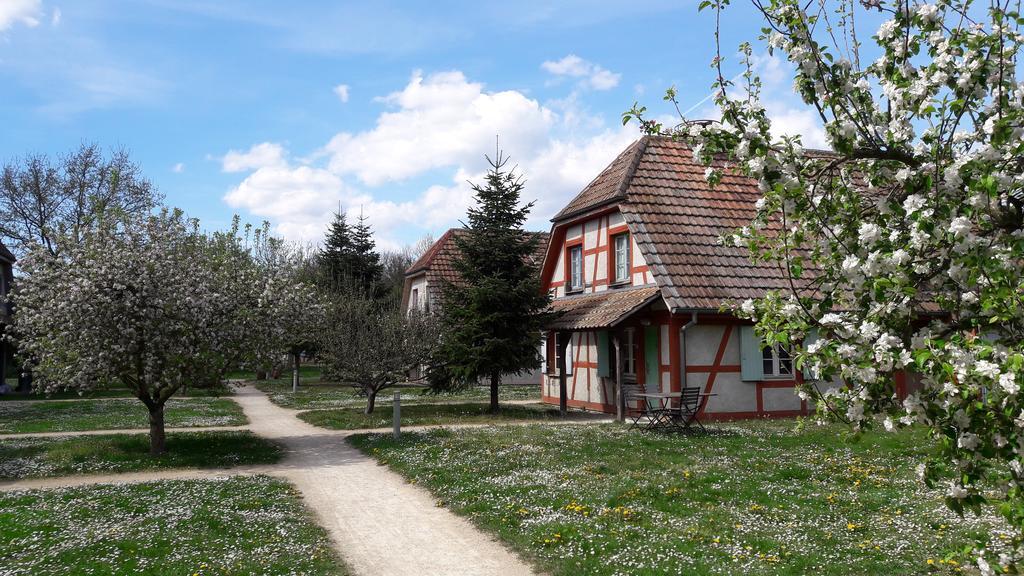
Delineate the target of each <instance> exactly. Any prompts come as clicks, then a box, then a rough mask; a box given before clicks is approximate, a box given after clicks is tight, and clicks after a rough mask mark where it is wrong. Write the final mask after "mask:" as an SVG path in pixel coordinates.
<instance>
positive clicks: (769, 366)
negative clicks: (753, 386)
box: [761, 344, 793, 378]
mask: <svg viewBox="0 0 1024 576" xmlns="http://www.w3.org/2000/svg"><path fill="white" fill-rule="evenodd" d="M761 362H762V364H763V365H764V377H765V378H788V377H790V376H792V375H793V357H792V356H790V355H789V350H787V349H785V348H783V347H782V346H779V345H778V344H776V345H775V346H766V347H764V348H762V349H761Z"/></svg>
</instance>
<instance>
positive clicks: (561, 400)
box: [555, 332, 572, 417]
mask: <svg viewBox="0 0 1024 576" xmlns="http://www.w3.org/2000/svg"><path fill="white" fill-rule="evenodd" d="M567 335H568V337H569V338H572V332H559V333H558V338H556V340H555V343H556V344H557V345H558V350H557V351H556V352H557V354H556V356H557V357H558V414H559V415H560V416H563V417H564V416H565V414H566V412H567V411H568V406H569V399H568V394H569V392H568V390H567V389H566V385H565V350H566V348H567V347H568V346H569V342H568V341H567V340H566V336H567Z"/></svg>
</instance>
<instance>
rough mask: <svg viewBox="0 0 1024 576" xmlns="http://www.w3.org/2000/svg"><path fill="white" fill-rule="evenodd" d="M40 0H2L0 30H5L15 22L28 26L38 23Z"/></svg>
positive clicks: (31, 26) (0, 3) (0, 4)
mask: <svg viewBox="0 0 1024 576" xmlns="http://www.w3.org/2000/svg"><path fill="white" fill-rule="evenodd" d="M41 8H42V0H3V1H2V2H0V30H6V29H8V28H10V27H11V26H14V24H16V23H21V24H24V25H25V26H28V27H29V28H33V27H35V26H38V25H39V12H40V9H41Z"/></svg>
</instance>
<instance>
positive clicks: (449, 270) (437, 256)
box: [402, 228, 548, 304]
mask: <svg viewBox="0 0 1024 576" xmlns="http://www.w3.org/2000/svg"><path fill="white" fill-rule="evenodd" d="M466 232H467V231H466V229H464V228H451V229H449V230H448V231H447V232H445V233H444V234H442V235H441V237H440V238H438V239H437V242H434V244H433V245H432V246H431V247H430V248H428V249H427V251H426V252H424V253H423V255H422V256H420V257H419V259H417V260H416V261H415V262H413V264H412V266H409V268H408V269H407V270H406V271H405V277H406V283H405V284H406V285H405V289H404V290H403V296H402V300H403V303H404V302H406V301H407V299H408V298H409V295H408V294H406V292H408V291H409V281H408V278H410V277H412V276H416V275H418V274H421V273H425V274H426V276H427V286H428V287H432V288H428V291H429V292H431V296H430V297H431V298H435V299H436V297H437V296H438V293H437V292H436V290H437V289H439V288H440V287H441V286H443V285H444V284H445V283H456V282H458V281H459V273H458V271H456V270H455V259H456V258H458V256H459V246H458V244H457V243H456V242H455V238H456V237H457V236H463V235H465V234H466ZM529 234H533V235H536V236H538V237H539V238H540V241H539V242H538V243H537V254H536V259H537V262H542V261H543V260H544V253H545V252H546V251H547V247H548V233H547V232H529ZM433 303H434V304H436V301H435V302H433Z"/></svg>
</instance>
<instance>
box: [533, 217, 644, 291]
mask: <svg viewBox="0 0 1024 576" xmlns="http://www.w3.org/2000/svg"><path fill="white" fill-rule="evenodd" d="M617 211H618V206H612V207H608V208H606V209H604V210H601V211H598V212H594V213H592V214H586V215H582V216H579V217H577V218H576V219H574V220H571V221H569V222H566V223H560V224H558V225H557V226H556V227H555V228H554V229H553V230H552V236H551V243H550V245H549V247H548V253H547V257H546V258H545V264H544V269H543V271H542V276H541V277H542V278H552V277H553V273H554V271H555V266H556V262H557V260H558V259H559V257H561V259H562V268H563V270H562V280H557V281H556V280H552V281H549V282H548V284H547V287H546V289H547V290H552V289H556V288H560V287H562V286H567V285H568V283H569V274H570V263H569V249H570V248H574V247H576V246H583V249H582V250H581V251H580V252H581V254H582V258H583V268H584V289H583V292H591V293H594V292H597V291H598V290H597V289H598V287H601V286H609V285H612V284H615V282H614V281H613V278H614V277H615V275H614V268H613V267H614V265H615V264H614V262H615V254H614V251H615V246H613V245H612V242H611V240H612V238H613V237H615V236H617V235H619V234H629V262H630V266H629V274H630V278H629V281H628V282H623V283H622V285H627V286H628V285H630V284H633V275H634V274H643V275H644V276H643V277H644V282H643V283H646V282H647V272H648V271H650V267H649V266H647V265H646V264H642V265H639V266H637V265H636V262H638V261H640V260H642V258H643V255H642V254H640V252H639V251H638V249H637V248H636V247H635V245H634V243H633V234H632V231H631V230H630V229H629V226H628V225H626V224H624V223H623V224H616V225H615V226H611V224H610V220H611V216H612V214H614V213H615V212H617ZM594 221H596V222H597V231H596V233H597V242H596V244H595V245H594V246H591V247H590V248H587V247H586V245H585V239H586V236H587V230H586V228H587V223H592V222H594ZM575 225H579V226H580V227H581V229H582V231H581V234H580V236H579V237H578V238H573V239H571V240H567V239H566V230H568V229H569V228H570V227H572V226H575ZM602 254H603V255H604V256H605V267H604V268H605V275H604V278H600V279H598V277H597V273H598V271H599V270H600V257H601V255H602ZM588 256H593V257H594V262H593V266H592V267H591V269H590V270H589V272H590V276H589V278H590V282H589V283H588V282H586V279H587V272H588V270H587V269H586V268H587V266H586V259H587V257H588Z"/></svg>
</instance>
